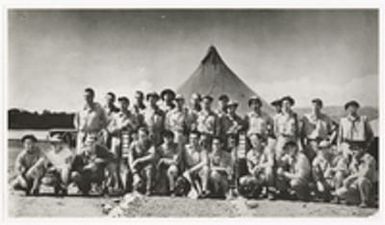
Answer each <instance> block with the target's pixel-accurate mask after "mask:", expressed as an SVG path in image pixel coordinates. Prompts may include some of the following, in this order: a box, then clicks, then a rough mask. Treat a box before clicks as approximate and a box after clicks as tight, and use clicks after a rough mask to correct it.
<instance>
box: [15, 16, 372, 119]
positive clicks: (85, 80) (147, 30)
mask: <svg viewBox="0 0 385 225" xmlns="http://www.w3.org/2000/svg"><path fill="white" fill-rule="evenodd" d="M8 35H9V36H8V43H9V45H8V54H9V58H8V62H9V65H8V71H9V73H8V105H9V108H15V107H16V108H23V109H27V110H36V111H42V110H43V109H48V110H51V111H68V112H73V111H76V110H78V109H80V107H81V105H82V100H83V99H82V93H83V90H84V88H86V87H93V88H94V89H95V90H96V98H97V100H98V101H102V99H103V96H104V95H105V93H106V92H108V91H113V92H115V93H116V94H117V95H118V96H122V95H126V96H128V97H131V96H132V95H133V93H134V91H135V90H138V89H140V90H144V91H150V90H155V91H160V90H162V89H163V88H168V87H170V88H175V89H177V88H178V87H179V86H180V85H181V84H182V83H183V82H184V81H185V80H187V79H188V77H189V76H190V75H191V74H192V73H193V72H194V70H195V69H196V68H197V67H198V66H199V63H200V61H201V59H202V58H203V57H204V56H205V54H206V52H207V49H208V47H209V46H210V45H214V46H216V48H217V50H218V52H219V54H220V55H221V56H222V58H223V59H224V61H225V62H226V64H227V65H228V66H229V67H230V68H231V69H232V70H233V71H234V72H235V73H236V74H237V75H238V76H239V77H240V78H241V79H242V80H243V81H244V82H245V83H246V84H247V85H249V86H250V87H251V88H252V89H253V90H254V91H255V92H256V93H258V94H259V95H260V96H262V98H264V99H265V100H266V101H272V100H274V99H276V98H278V97H280V96H283V95H291V96H293V97H294V98H295V99H296V102H297V106H308V105H309V104H310V103H309V102H310V100H311V99H312V98H314V97H319V98H322V99H323V100H324V104H325V105H342V104H344V103H345V102H346V101H348V100H351V99H356V100H358V101H360V102H361V104H362V105H368V106H374V107H377V106H378V100H379V93H378V86H379V84H378V82H379V70H378V54H379V52H378V47H379V45H378V12H377V11H376V10H36V9H35V10H22V9H18V10H10V11H9V15H8Z"/></svg>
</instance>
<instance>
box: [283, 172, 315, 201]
mask: <svg viewBox="0 0 385 225" xmlns="http://www.w3.org/2000/svg"><path fill="white" fill-rule="evenodd" d="M277 180H278V181H279V182H278V184H277V182H276V188H277V189H278V190H279V191H281V192H282V191H287V190H292V191H294V193H295V195H296V197H297V198H298V199H299V200H308V199H309V194H310V192H309V180H308V179H307V178H295V179H287V178H285V177H281V176H277Z"/></svg>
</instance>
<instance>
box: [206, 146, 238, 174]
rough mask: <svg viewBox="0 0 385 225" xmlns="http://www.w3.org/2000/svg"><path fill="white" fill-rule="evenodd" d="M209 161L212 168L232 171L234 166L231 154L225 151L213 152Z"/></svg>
mask: <svg viewBox="0 0 385 225" xmlns="http://www.w3.org/2000/svg"><path fill="white" fill-rule="evenodd" d="M209 160H210V166H211V167H222V168H225V169H227V170H230V169H231V168H232V165H233V163H232V158H231V154H230V153H228V152H225V151H223V150H220V151H219V152H216V153H214V152H212V153H211V154H210V155H209Z"/></svg>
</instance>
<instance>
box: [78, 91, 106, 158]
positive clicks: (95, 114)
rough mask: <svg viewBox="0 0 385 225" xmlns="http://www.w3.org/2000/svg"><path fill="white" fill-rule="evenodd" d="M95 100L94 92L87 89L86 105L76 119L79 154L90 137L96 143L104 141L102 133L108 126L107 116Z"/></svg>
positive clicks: (85, 95) (85, 92)
mask: <svg viewBox="0 0 385 225" xmlns="http://www.w3.org/2000/svg"><path fill="white" fill-rule="evenodd" d="M94 98H95V92H94V90H93V89H91V88H86V89H85V90H84V100H85V105H84V106H83V108H82V110H80V111H79V112H78V113H76V114H75V117H74V126H75V129H76V130H77V131H78V137H77V142H76V143H77V151H78V152H79V151H80V149H82V148H83V147H84V146H85V141H86V139H87V138H88V136H92V137H91V139H93V140H95V141H100V140H101V141H103V140H102V139H101V138H102V133H101V132H102V131H103V130H104V129H105V128H106V126H107V116H106V113H105V111H104V109H103V107H102V106H101V105H100V104H99V103H97V102H94ZM94 137H96V138H94Z"/></svg>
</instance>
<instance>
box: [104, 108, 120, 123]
mask: <svg viewBox="0 0 385 225" xmlns="http://www.w3.org/2000/svg"><path fill="white" fill-rule="evenodd" d="M103 108H104V111H105V113H106V117H107V124H110V122H111V121H112V120H113V118H114V115H115V114H116V113H118V112H119V109H118V108H117V107H116V106H115V105H112V106H107V105H105V106H104V107H103Z"/></svg>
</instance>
